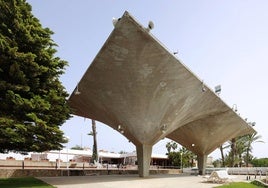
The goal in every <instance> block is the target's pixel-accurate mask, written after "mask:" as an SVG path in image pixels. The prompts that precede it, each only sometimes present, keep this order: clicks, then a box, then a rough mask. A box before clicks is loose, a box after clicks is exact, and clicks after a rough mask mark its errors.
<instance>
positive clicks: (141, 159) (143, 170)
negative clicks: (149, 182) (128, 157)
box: [136, 145, 152, 177]
mask: <svg viewBox="0 0 268 188" xmlns="http://www.w3.org/2000/svg"><path fill="white" fill-rule="evenodd" d="M136 148H137V157H138V169H139V176H140V177H147V176H149V170H150V162H151V155H152V146H151V145H139V146H136Z"/></svg>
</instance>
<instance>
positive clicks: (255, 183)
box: [251, 180, 268, 187]
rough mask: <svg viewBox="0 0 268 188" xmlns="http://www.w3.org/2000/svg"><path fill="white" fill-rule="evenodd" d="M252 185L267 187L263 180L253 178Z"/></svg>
mask: <svg viewBox="0 0 268 188" xmlns="http://www.w3.org/2000/svg"><path fill="white" fill-rule="evenodd" d="M251 184H252V185H255V186H257V187H268V186H267V184H266V185H265V184H264V182H262V181H257V180H254V181H252V182H251Z"/></svg>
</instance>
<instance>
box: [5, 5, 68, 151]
mask: <svg viewBox="0 0 268 188" xmlns="http://www.w3.org/2000/svg"><path fill="white" fill-rule="evenodd" d="M0 10H1V11H0V104H1V105H0V152H8V151H18V152H28V151H38V152H41V151H46V150H52V149H60V148H62V144H61V143H64V142H66V140H65V139H64V137H63V132H62V131H61V130H60V128H59V127H60V126H61V125H62V124H63V123H64V122H65V121H66V120H67V119H68V118H70V108H69V107H68V105H67V101H66V100H67V97H68V93H67V92H66V90H65V88H64V87H63V85H62V83H61V82H60V80H59V77H60V76H61V75H62V74H63V73H64V68H65V66H67V62H66V61H64V60H61V59H60V58H59V57H56V56H55V54H56V52H57V51H56V49H55V47H56V46H57V45H56V44H55V43H54V41H53V40H52V39H51V35H52V34H53V32H52V31H51V30H50V29H49V28H43V27H42V25H41V24H40V22H39V20H38V19H37V18H36V17H34V15H33V14H32V13H31V6H30V5H29V4H28V3H27V2H26V1H25V0H9V1H4V0H0Z"/></svg>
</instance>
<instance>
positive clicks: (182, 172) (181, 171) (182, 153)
mask: <svg viewBox="0 0 268 188" xmlns="http://www.w3.org/2000/svg"><path fill="white" fill-rule="evenodd" d="M182 154H183V153H182V152H181V173H183V169H182V168H183V164H182Z"/></svg>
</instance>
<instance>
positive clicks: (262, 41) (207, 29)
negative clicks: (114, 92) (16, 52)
mask: <svg viewBox="0 0 268 188" xmlns="http://www.w3.org/2000/svg"><path fill="white" fill-rule="evenodd" d="M27 2H28V3H29V4H30V5H31V6H32V11H33V14H34V15H35V17H37V18H38V19H39V20H40V22H41V24H42V26H43V27H48V28H50V29H51V30H52V31H53V32H54V35H53V36H52V38H53V40H54V42H55V43H56V44H57V45H58V47H57V51H58V52H57V54H56V55H57V56H58V57H60V58H61V59H63V60H66V61H68V63H69V66H68V67H66V70H65V74H64V75H62V76H61V81H62V84H63V86H64V87H65V88H66V90H67V92H68V93H69V94H71V92H72V91H73V90H74V88H75V87H76V85H77V83H78V82H79V81H80V79H81V77H82V76H83V74H84V73H85V71H86V69H87V68H88V66H89V65H90V64H91V62H92V61H93V59H94V58H95V56H96V55H97V53H98V52H99V50H100V49H101V47H102V46H103V44H104V42H105V41H106V40H107V38H108V36H109V35H110V33H111V32H112V30H113V28H114V27H113V24H112V18H113V17H115V18H119V17H121V16H122V15H123V13H124V12H125V11H128V12H129V13H130V14H131V15H132V16H134V17H135V18H136V20H137V21H138V22H139V23H140V24H142V25H143V26H147V24H148V22H149V21H153V23H154V29H153V30H151V33H152V34H153V35H154V36H155V37H156V38H157V39H158V40H159V41H160V42H161V43H162V44H164V46H165V47H166V48H167V49H168V50H170V51H171V52H178V54H177V57H178V59H180V61H181V62H182V63H183V64H184V65H185V66H187V67H188V68H189V69H190V70H191V71H192V72H194V74H195V75H197V76H198V77H199V78H200V79H201V80H203V81H204V83H205V84H206V85H207V86H208V87H210V88H211V89H214V87H215V86H216V85H221V88H222V91H221V94H220V97H221V99H222V100H223V101H224V102H225V103H226V104H227V105H229V106H230V107H233V106H236V107H237V109H238V113H239V114H240V116H241V117H242V118H244V119H246V118H247V119H248V121H249V122H256V126H255V127H254V128H255V130H256V131H257V132H258V134H259V135H261V136H262V141H264V142H265V143H255V144H253V155H254V156H255V157H258V158H262V157H268V129H267V128H266V126H267V125H266V124H267V120H266V116H267V115H268V114H267V112H268V111H267V107H268V100H267V96H268V84H267V83H268V74H267V70H268V11H267V10H268V1H266V0H225V1H221V0H198V1H194V0H177V1H174V0H166V1H155V0H147V1H138V0H136V1H128V0H113V1H108V0H98V1H93V0H68V1H66V0H56V1H55V0H46V1H41V0H28V1H27ZM61 130H63V131H64V133H65V135H66V136H68V137H69V138H70V141H69V143H68V147H72V146H75V145H79V146H82V147H91V148H92V145H93V139H92V137H91V136H88V135H87V133H89V132H90V131H91V120H90V119H84V118H82V117H78V116H73V118H71V119H70V120H68V121H66V123H64V124H63V125H62V126H61ZM168 141H169V140H167V139H164V140H161V141H160V142H159V143H157V144H156V145H155V146H154V147H153V153H157V154H165V153H166V148H165V145H166V142H168ZM97 142H98V149H103V150H108V151H113V152H120V151H126V152H132V151H134V150H135V149H136V148H135V146H134V145H133V144H132V143H129V142H128V140H127V139H126V138H125V137H123V136H122V135H121V134H119V133H118V132H116V131H115V130H113V129H112V128H110V127H109V126H107V125H104V124H102V123H100V122H97ZM211 156H213V158H214V159H217V158H219V157H220V153H219V149H216V150H215V151H214V152H213V153H212V154H211Z"/></svg>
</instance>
